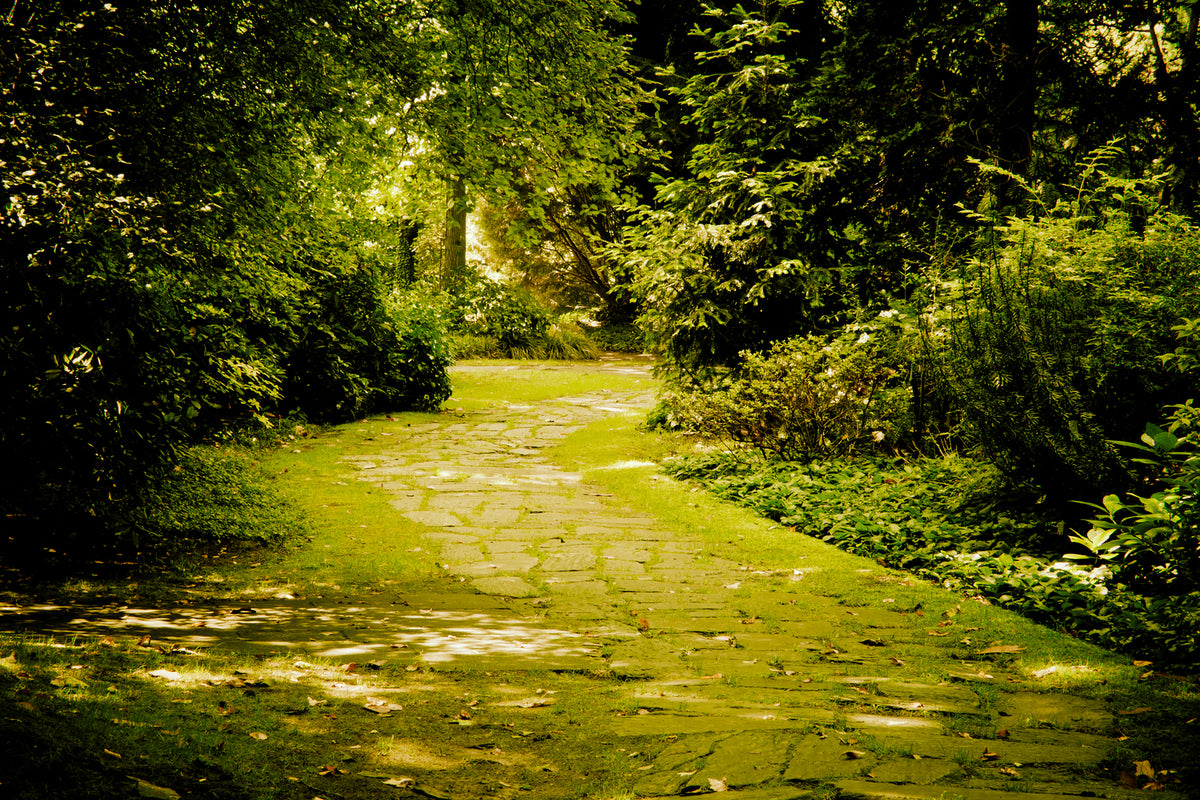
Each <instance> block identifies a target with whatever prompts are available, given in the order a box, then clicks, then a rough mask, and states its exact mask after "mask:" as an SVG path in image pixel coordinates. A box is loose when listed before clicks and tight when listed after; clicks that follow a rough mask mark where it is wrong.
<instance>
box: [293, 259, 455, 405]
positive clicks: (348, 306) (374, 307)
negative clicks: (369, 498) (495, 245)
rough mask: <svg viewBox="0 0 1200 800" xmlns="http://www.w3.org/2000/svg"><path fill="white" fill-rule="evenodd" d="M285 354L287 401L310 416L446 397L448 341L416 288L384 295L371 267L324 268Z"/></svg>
mask: <svg viewBox="0 0 1200 800" xmlns="http://www.w3.org/2000/svg"><path fill="white" fill-rule="evenodd" d="M317 288H318V290H319V295H318V297H317V298H316V299H315V301H314V302H312V303H310V304H309V306H308V307H307V308H306V310H305V319H304V320H303V322H304V325H303V335H302V338H301V339H300V341H299V342H298V343H297V346H296V347H295V348H294V349H293V351H292V352H291V353H290V354H289V358H288V364H287V366H288V377H289V380H288V383H287V390H288V401H289V402H290V403H291V404H292V407H293V408H294V409H295V410H299V411H301V412H303V413H305V414H307V415H308V416H310V417H312V418H315V419H331V420H344V419H351V418H353V417H356V416H361V415H362V414H364V413H367V412H369V411H371V410H374V409H379V408H393V409H398V408H417V409H423V410H428V409H433V408H437V407H438V406H439V405H440V404H441V402H442V401H443V400H445V399H446V398H447V397H449V396H450V380H449V377H448V376H447V374H446V367H447V366H448V365H449V346H448V344H447V343H446V341H445V335H444V333H443V331H442V327H441V320H440V316H439V315H438V313H437V312H436V311H435V310H434V309H433V307H432V306H431V304H429V303H428V302H424V296H423V295H421V294H411V295H410V294H395V293H389V292H388V291H387V287H386V285H385V284H384V282H383V281H382V280H381V279H380V277H379V275H378V274H377V273H376V272H375V271H374V270H372V269H368V268H359V269H350V270H345V271H337V272H330V273H327V274H326V275H324V277H323V278H322V279H321V281H320V283H319V284H318V285H317Z"/></svg>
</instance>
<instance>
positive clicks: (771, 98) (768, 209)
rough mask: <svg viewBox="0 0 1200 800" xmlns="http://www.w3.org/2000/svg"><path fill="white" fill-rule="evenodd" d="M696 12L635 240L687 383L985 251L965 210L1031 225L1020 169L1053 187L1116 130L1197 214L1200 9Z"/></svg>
mask: <svg viewBox="0 0 1200 800" xmlns="http://www.w3.org/2000/svg"><path fill="white" fill-rule="evenodd" d="M689 7H690V8H692V9H695V10H696V11H697V12H698V13H699V17H698V18H699V20H700V21H699V22H698V24H697V25H696V27H695V28H694V30H693V35H692V36H691V38H690V40H689V42H690V46H689V47H687V48H683V49H685V50H690V54H691V58H687V57H686V54H684V53H680V49H681V48H680V46H679V42H678V40H677V39H671V40H669V44H668V45H667V46H668V48H669V55H668V54H667V52H665V51H664V54H663V55H662V56H661V59H662V61H661V62H660V63H662V64H663V65H664V67H665V69H664V70H663V71H662V72H660V80H661V81H662V82H663V85H664V92H663V96H664V99H665V102H666V103H667V108H666V109H665V110H664V111H663V113H662V114H661V115H660V119H666V120H671V119H674V120H677V122H676V123H675V124H673V125H672V127H671V129H670V131H668V132H667V133H666V134H665V135H663V136H662V137H661V139H662V141H663V142H664V146H665V147H666V148H667V152H668V155H669V157H667V158H664V159H663V160H662V161H661V162H660V163H661V164H662V167H661V168H660V170H659V173H658V175H657V176H656V177H655V178H654V179H653V181H652V185H653V186H654V187H656V192H655V193H654V194H653V195H652V196H650V197H648V198H647V199H646V201H645V202H644V203H643V205H642V206H641V208H640V209H639V210H638V213H637V215H636V219H637V224H636V225H633V226H631V227H630V228H629V229H628V231H627V233H626V241H625V243H624V245H623V247H622V249H621V252H622V256H623V259H624V263H625V264H626V265H628V267H629V269H630V270H631V272H632V273H633V275H634V279H633V281H632V283H631V286H632V290H633V292H634V294H635V296H636V297H637V298H638V299H639V301H640V302H641V303H642V304H643V305H644V310H645V314H646V316H645V321H646V323H647V324H648V326H649V327H650V329H651V332H652V333H653V334H654V335H655V336H656V337H657V338H658V340H659V341H660V343H661V344H662V346H663V347H664V349H665V352H666V353H667V355H668V362H669V364H671V365H673V366H674V367H675V369H676V371H677V372H678V373H680V374H685V373H696V374H699V373H700V372H703V370H704V368H705V367H710V366H720V365H726V364H730V363H734V362H736V360H737V353H738V352H739V351H740V350H741V349H743V348H745V347H759V346H763V345H764V344H766V343H768V342H770V341H773V340H776V339H778V338H781V337H783V336H787V335H789V334H790V333H795V332H802V331H805V330H813V329H819V328H821V327H822V326H826V325H830V324H836V323H837V321H838V320H839V319H841V318H843V317H844V315H845V314H847V313H851V312H853V310H854V309H856V308H867V307H870V306H872V305H874V304H878V303H881V302H885V298H887V297H888V296H894V295H897V294H901V295H902V294H906V293H908V292H910V291H912V290H913V289H914V288H916V287H917V286H919V285H920V284H921V283H922V281H923V280H924V279H925V276H924V274H923V273H924V271H925V270H926V269H927V268H929V267H930V266H931V265H933V264H936V263H939V262H940V260H941V259H942V258H943V257H944V256H945V255H946V250H947V248H948V247H949V248H953V247H954V246H955V245H954V243H955V242H965V241H967V239H968V237H969V235H970V233H971V230H972V226H973V225H975V224H976V223H975V222H973V221H972V220H970V219H969V218H967V217H965V216H963V215H962V214H961V211H960V208H961V207H965V208H969V209H975V210H981V211H984V212H986V213H989V214H993V215H997V216H1003V215H1005V214H1009V213H1023V212H1024V211H1025V210H1026V208H1025V207H1024V206H1023V205H1022V204H1023V203H1024V201H1025V200H1026V195H1025V192H1024V190H1023V189H1021V188H1020V187H1019V186H1018V185H1017V183H1015V182H1014V180H1013V178H1012V177H1005V175H1006V174H1008V175H1012V176H1016V177H1019V178H1024V179H1026V180H1028V181H1029V182H1030V183H1031V184H1032V185H1035V186H1040V187H1042V189H1041V190H1042V191H1044V192H1048V193H1050V194H1051V195H1052V194H1054V193H1055V192H1056V191H1058V190H1057V188H1056V187H1059V186H1061V185H1062V184H1064V183H1068V182H1069V181H1070V177H1071V176H1072V174H1073V170H1074V164H1075V162H1076V161H1077V159H1078V157H1079V156H1080V155H1081V154H1082V153H1085V152H1088V151H1089V150H1092V149H1094V148H1096V147H1100V146H1102V145H1104V144H1106V143H1107V142H1109V141H1112V140H1114V139H1117V138H1122V137H1123V138H1124V140H1125V143H1126V146H1125V152H1126V153H1127V162H1126V163H1125V164H1124V165H1123V167H1124V169H1125V170H1126V171H1127V172H1128V174H1129V175H1130V176H1131V177H1143V176H1146V175H1149V174H1152V173H1159V172H1165V173H1167V174H1168V175H1169V181H1168V184H1167V186H1168V190H1169V191H1168V195H1169V196H1167V197H1165V198H1164V199H1166V200H1168V201H1169V203H1170V204H1171V205H1172V206H1173V207H1174V208H1175V209H1176V210H1178V211H1181V212H1183V213H1193V212H1194V211H1195V210H1196V208H1195V206H1196V191H1197V188H1198V187H1200V182H1198V176H1197V174H1196V170H1197V165H1198V164H1200V152H1197V150H1196V147H1197V142H1200V136H1197V135H1196V130H1197V129H1196V125H1197V121H1198V119H1200V116H1198V103H1197V100H1198V98H1197V94H1196V92H1197V85H1198V84H1197V81H1196V80H1195V79H1194V72H1195V69H1196V67H1195V63H1196V30H1197V16H1198V14H1200V11H1198V10H1197V8H1196V5H1195V4H1194V3H1190V2H1167V1H1165V0H1164V1H1162V2H1156V1H1155V0H1140V1H1139V2H1134V3H1128V2H1111V1H1110V0H1011V2H1003V3H997V2H991V0H952V1H951V2H929V0H897V2H889V3H869V2H838V3H828V2H808V1H807V0H764V1H763V2H759V3H755V4H753V5H749V4H732V3H715V4H699V3H697V4H694V5H690V6H689ZM678 17H679V18H680V19H684V18H689V15H688V14H686V13H684V12H678ZM1189 76H1191V79H1189ZM978 162H985V163H991V164H994V165H996V166H998V167H1001V168H1002V170H1003V171H991V172H984V171H981V170H980V168H979V167H978V165H977V163H978Z"/></svg>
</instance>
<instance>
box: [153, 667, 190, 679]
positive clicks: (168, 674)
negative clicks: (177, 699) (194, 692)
mask: <svg viewBox="0 0 1200 800" xmlns="http://www.w3.org/2000/svg"><path fill="white" fill-rule="evenodd" d="M150 677H151V678H162V679H163V680H168V681H177V680H179V679H180V678H182V677H183V676H182V675H180V674H179V673H178V672H175V671H174V670H169V669H156V670H154V671H153V672H151V673H150Z"/></svg>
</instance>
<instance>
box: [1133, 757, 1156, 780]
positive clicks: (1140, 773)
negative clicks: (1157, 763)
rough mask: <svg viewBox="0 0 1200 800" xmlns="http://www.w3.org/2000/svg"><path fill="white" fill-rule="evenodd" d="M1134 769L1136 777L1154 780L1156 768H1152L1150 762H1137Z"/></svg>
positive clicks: (1134, 763)
mask: <svg viewBox="0 0 1200 800" xmlns="http://www.w3.org/2000/svg"><path fill="white" fill-rule="evenodd" d="M1133 768H1134V773H1133V774H1134V776H1135V777H1138V778H1149V779H1150V780H1154V778H1155V775H1154V767H1152V766H1150V762H1149V761H1135V762H1133Z"/></svg>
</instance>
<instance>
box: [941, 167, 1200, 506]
mask: <svg viewBox="0 0 1200 800" xmlns="http://www.w3.org/2000/svg"><path fill="white" fill-rule="evenodd" d="M1117 152H1118V151H1116V150H1115V149H1114V148H1105V149H1103V150H1101V151H1099V152H1097V153H1096V154H1094V155H1093V156H1092V158H1091V159H1090V160H1089V161H1088V162H1087V163H1086V164H1085V165H1084V170H1083V175H1082V177H1081V178H1080V180H1079V183H1078V185H1077V186H1076V187H1074V189H1073V190H1071V192H1070V193H1069V195H1068V196H1066V197H1063V198H1059V199H1058V200H1057V201H1056V202H1054V204H1053V205H1050V204H1049V203H1046V204H1045V205H1044V206H1043V209H1042V212H1041V213H1040V214H1039V215H1037V216H1027V217H1024V218H1020V219H1010V220H1008V221H1007V222H1005V223H1004V224H1000V225H997V226H995V227H994V228H993V229H992V230H991V232H990V234H989V236H991V237H992V238H991V239H990V240H989V241H988V242H987V243H986V244H985V246H984V247H983V249H982V251H981V252H980V254H979V256H978V257H977V258H976V259H975V260H974V261H973V263H972V265H971V268H970V269H969V270H968V271H967V272H966V273H965V274H964V284H963V293H962V296H961V298H960V300H959V302H958V304H957V316H956V319H955V320H954V321H953V323H952V324H951V325H950V327H949V332H950V339H949V346H948V348H947V350H948V359H947V367H948V385H949V386H950V387H952V388H953V389H954V391H955V393H956V395H957V400H958V402H959V404H960V405H961V407H962V409H963V411H964V413H965V415H966V419H967V420H968V422H969V423H970V425H971V427H972V429H973V431H974V432H975V434H976V436H977V439H978V442H979V444H980V445H981V446H982V448H983V450H984V452H985V453H986V454H987V455H988V457H989V458H990V459H991V460H992V461H994V462H995V463H996V464H997V465H998V466H999V467H1000V468H1001V469H1002V470H1003V471H1004V472H1005V473H1006V474H1008V475H1009V476H1010V477H1012V478H1013V479H1014V480H1021V481H1028V482H1032V483H1033V484H1034V485H1036V486H1038V487H1040V488H1041V489H1042V490H1043V491H1045V492H1048V493H1050V494H1052V495H1054V496H1056V497H1058V498H1060V499H1079V498H1088V497H1092V498H1094V497H1099V496H1100V495H1101V494H1102V493H1104V492H1105V491H1111V490H1112V489H1113V488H1131V487H1132V470H1131V468H1130V463H1129V460H1128V459H1127V458H1126V457H1125V456H1124V454H1123V453H1122V452H1121V451H1120V448H1118V447H1117V446H1116V445H1114V444H1113V440H1129V439H1134V438H1136V437H1137V436H1138V434H1139V433H1140V430H1141V426H1142V421H1144V420H1147V419H1154V418H1155V417H1156V416H1157V415H1158V413H1159V410H1160V409H1161V408H1162V407H1163V406H1165V405H1167V404H1169V403H1173V402H1179V401H1180V400H1181V399H1183V398H1184V397H1186V396H1187V392H1188V387H1187V381H1186V380H1185V379H1184V377H1183V376H1182V375H1181V374H1180V373H1179V372H1178V371H1175V370H1171V369H1169V368H1168V367H1167V366H1165V365H1164V364H1163V363H1162V361H1161V359H1160V358H1159V354H1161V353H1163V352H1166V351H1167V350H1169V349H1170V343H1171V341H1172V339H1173V336H1172V332H1171V327H1172V326H1173V325H1174V324H1175V323H1176V322H1177V321H1178V319H1179V317H1180V316H1181V315H1191V314H1196V313H1200V283H1198V282H1197V281H1196V274H1197V273H1198V272H1200V227H1197V225H1196V224H1195V223H1194V222H1192V221H1190V220H1188V219H1186V218H1184V217H1181V216H1179V215H1177V214H1174V213H1172V212H1170V211H1169V210H1167V209H1165V208H1162V207H1160V206H1158V205H1157V204H1156V202H1155V200H1154V199H1153V197H1152V193H1151V190H1152V189H1153V186H1152V185H1148V184H1147V183H1144V182H1136V181H1130V180H1124V179H1119V178H1116V177H1113V176H1111V175H1109V174H1107V173H1106V172H1105V166H1106V164H1107V163H1109V162H1110V161H1111V160H1112V159H1113V158H1114V157H1115V156H1116V155H1117Z"/></svg>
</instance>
